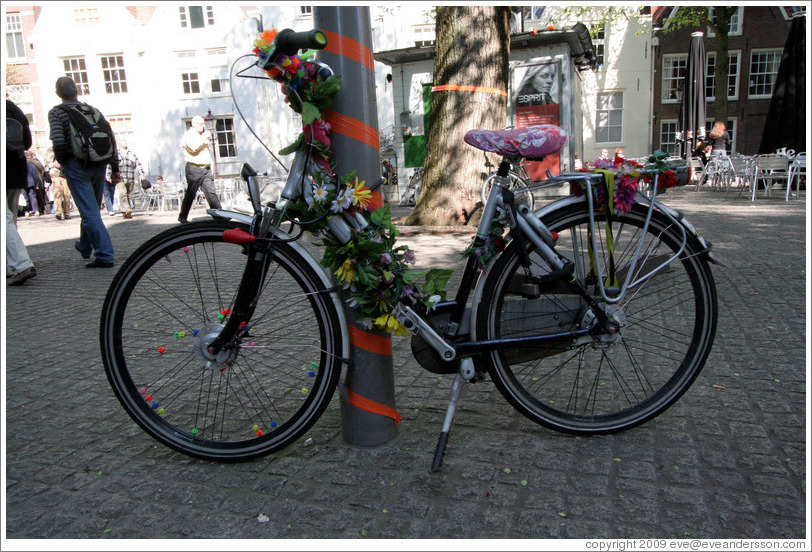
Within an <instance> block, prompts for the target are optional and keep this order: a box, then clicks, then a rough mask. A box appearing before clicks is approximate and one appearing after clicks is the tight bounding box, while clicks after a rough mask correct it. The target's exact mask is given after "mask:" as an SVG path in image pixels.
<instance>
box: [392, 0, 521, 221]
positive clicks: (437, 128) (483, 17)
mask: <svg viewBox="0 0 812 552" xmlns="http://www.w3.org/2000/svg"><path fill="white" fill-rule="evenodd" d="M436 25H437V27H436V37H437V38H436V43H435V47H434V86H435V87H436V86H440V85H463V86H477V87H482V88H490V89H497V90H504V91H507V83H508V74H509V67H508V61H509V57H510V11H509V8H508V7H506V6H497V7H492V6H448V7H444V6H440V7H437V17H436ZM506 120H507V97H506V96H503V95H500V94H494V93H493V92H487V91H465V90H437V91H433V92H432V98H431V115H430V123H429V129H428V143H427V146H426V161H425V165H424V167H425V169H424V172H423V183H422V187H421V190H420V197H419V198H418V200H417V204H416V205H415V208H414V210H413V211H412V214H411V215H410V216H409V218H408V219H407V221H406V223H407V224H410V225H430V226H456V225H463V224H467V223H469V222H473V220H476V218H478V217H476V213H477V212H478V211H479V210H478V209H477V203H478V202H479V196H480V192H479V191H480V188H481V187H482V182H483V175H484V174H485V173H486V169H485V163H484V161H485V158H484V154H483V152H481V151H480V150H477V149H475V148H473V147H471V146H469V145H468V144H466V143H465V142H464V140H463V136H464V135H465V133H466V132H467V131H468V130H470V129H472V128H487V129H501V128H504V126H505V122H506ZM497 162H498V161H497Z"/></svg>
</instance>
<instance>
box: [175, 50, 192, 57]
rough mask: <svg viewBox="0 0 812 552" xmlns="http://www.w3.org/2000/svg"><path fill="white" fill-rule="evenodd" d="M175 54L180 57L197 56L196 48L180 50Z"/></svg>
mask: <svg viewBox="0 0 812 552" xmlns="http://www.w3.org/2000/svg"><path fill="white" fill-rule="evenodd" d="M175 55H176V56H177V57H179V58H193V57H195V51H194V50H179V51H177V52H175Z"/></svg>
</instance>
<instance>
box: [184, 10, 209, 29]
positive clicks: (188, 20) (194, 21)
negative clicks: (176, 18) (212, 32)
mask: <svg viewBox="0 0 812 552" xmlns="http://www.w3.org/2000/svg"><path fill="white" fill-rule="evenodd" d="M178 10H180V26H181V27H183V28H184V29H202V28H203V27H205V26H207V25H208V26H211V25H214V7H213V6H180V7H179V8H178Z"/></svg>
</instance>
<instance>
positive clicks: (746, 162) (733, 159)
mask: <svg viewBox="0 0 812 552" xmlns="http://www.w3.org/2000/svg"><path fill="white" fill-rule="evenodd" d="M730 164H731V166H732V175H731V178H730V180H729V181H728V185H727V188H726V189H725V196H727V192H728V191H730V188H731V187H732V186H733V183H734V182H735V183H736V184H737V185H738V187H739V195H738V197H741V195H742V192H743V191H744V190H745V189H747V190H750V189H751V187H752V185H753V168H754V163H753V158H752V157H749V156H746V155H742V154H740V153H733V154H731V155H730Z"/></svg>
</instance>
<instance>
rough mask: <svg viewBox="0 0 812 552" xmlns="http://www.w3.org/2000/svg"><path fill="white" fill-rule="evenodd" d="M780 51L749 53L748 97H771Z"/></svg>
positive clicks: (779, 61)
mask: <svg viewBox="0 0 812 552" xmlns="http://www.w3.org/2000/svg"><path fill="white" fill-rule="evenodd" d="M781 52H782V50H761V51H753V52H751V53H750V86H749V88H748V91H747V93H748V96H749V97H751V98H752V97H770V96H772V95H773V86H774V85H775V77H776V75H777V74H778V66H779V65H780V64H781Z"/></svg>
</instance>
